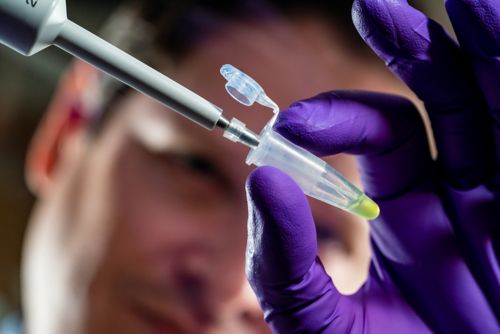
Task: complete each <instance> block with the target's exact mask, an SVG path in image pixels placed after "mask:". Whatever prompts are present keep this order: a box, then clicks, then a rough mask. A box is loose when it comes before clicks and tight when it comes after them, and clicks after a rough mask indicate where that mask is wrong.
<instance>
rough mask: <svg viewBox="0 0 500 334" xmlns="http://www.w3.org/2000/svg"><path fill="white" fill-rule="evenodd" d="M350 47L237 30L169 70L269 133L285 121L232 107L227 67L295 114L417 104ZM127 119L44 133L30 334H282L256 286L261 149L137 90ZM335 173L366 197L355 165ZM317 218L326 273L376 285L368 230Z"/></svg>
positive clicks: (334, 40) (295, 24)
mask: <svg viewBox="0 0 500 334" xmlns="http://www.w3.org/2000/svg"><path fill="white" fill-rule="evenodd" d="M340 41H341V38H340V37H339V36H337V35H335V34H334V33H333V32H331V31H330V30H329V29H328V28H326V27H325V26H324V25H322V24H321V23H319V22H318V21H317V20H311V19H296V20H279V19H276V18H274V19H273V20H263V21H259V22H258V24H257V23H256V22H245V23H242V22H229V23H228V24H227V28H226V29H224V30H222V31H219V32H218V33H217V34H216V35H213V36H210V37H209V38H206V39H204V40H203V41H202V42H201V43H199V45H198V46H197V47H196V48H195V49H194V50H193V51H192V52H191V53H190V54H189V56H188V57H186V58H185V59H184V60H183V61H182V62H181V63H180V64H178V65H176V66H171V65H168V62H167V61H166V62H165V64H166V65H165V66H164V67H163V68H161V69H162V71H163V72H164V73H165V74H167V75H168V76H169V77H171V78H173V79H174V80H176V81H178V82H179V83H181V84H183V85H185V86H186V87H188V88H190V89H191V90H193V91H195V92H197V93H198V94H199V95H201V96H203V97H205V98H206V99H208V100H209V101H211V102H213V103H215V104H216V105H218V106H219V107H221V108H222V109H224V115H225V116H226V117H227V118H228V119H230V118H231V117H233V116H236V117H237V118H238V119H240V120H242V121H243V122H245V123H246V124H247V126H248V127H249V128H251V129H253V130H254V131H255V132H259V131H260V129H261V128H262V127H263V125H264V124H265V123H266V122H267V120H269V119H270V117H271V112H270V110H267V109H265V108H262V107H259V106H253V107H251V108H246V107H243V106H241V105H239V104H237V102H236V101H234V100H232V99H231V98H230V97H229V96H228V95H227V94H226V92H225V90H224V80H223V78H222V77H220V75H219V74H218V70H219V68H220V66H221V65H222V64H225V63H230V64H233V65H235V66H236V67H239V68H241V69H242V70H244V71H246V72H247V73H248V74H249V75H251V76H252V77H253V78H255V79H256V80H257V81H258V82H259V83H260V84H261V86H262V87H264V89H265V90H266V92H267V94H268V96H270V97H271V98H272V99H274V100H275V101H276V102H277V103H278V105H279V106H280V107H281V108H285V107H286V106H288V105H289V104H291V103H292V102H293V101H295V100H297V99H301V98H305V97H310V96H313V95H315V94H317V93H320V92H323V91H327V90H332V89H339V88H341V89H354V88H355V89H372V90H381V89H383V90H385V91H388V92H395V93H403V94H407V91H405V90H404V89H403V88H402V87H401V85H400V84H399V82H398V81H397V80H395V79H394V78H393V77H392V76H391V75H389V74H388V73H387V72H386V71H385V70H384V69H383V66H381V64H378V63H375V64H374V63H372V62H366V61H362V60H360V59H358V58H356V57H355V56H353V55H352V53H351V52H349V51H348V50H346V49H345V47H343V46H342V43H341V42H340ZM292 51H293V52H292ZM77 68H85V71H86V72H85V73H87V74H88V73H91V75H94V74H95V73H93V74H92V72H93V70H89V69H88V67H86V66H85V65H81V64H80V65H78V66H77ZM74 72H75V73H73V74H71V76H74V77H78V75H81V72H83V71H82V70H78V69H77V70H75V71H74ZM74 81H75V82H77V83H78V82H79V81H78V79H75V80H74ZM83 81H85V80H83ZM90 82H92V80H90ZM88 85H91V83H88V82H86V83H82V84H81V86H83V89H82V90H86V89H87V88H88V87H87V86H88ZM77 86H78V85H77ZM61 90H62V91H63V92H64V91H66V90H67V87H65V86H64V85H63V87H62V88H61ZM76 95H79V94H76ZM77 97H78V98H81V97H80V96H77ZM65 106H66V104H64V103H60V101H59V102H56V103H55V104H54V105H53V107H52V108H51V111H49V113H54V114H56V113H57V114H59V115H65V114H67V112H62V111H61V109H65V108H66V107H65ZM114 108H115V109H116V110H114V111H113V113H112V116H111V119H109V120H108V122H107V123H106V125H105V127H104V128H103V129H102V130H101V132H100V133H99V135H97V136H94V137H89V136H88V134H87V131H86V123H85V122H84V121H80V122H81V124H80V123H78V122H77V123H78V124H77V126H73V127H71V128H70V130H69V131H64V132H61V133H57V135H55V134H54V133H56V132H57V131H55V129H54V127H47V126H43V125H42V127H41V129H40V131H39V133H38V135H37V136H36V137H35V140H34V142H33V148H32V151H31V156H32V157H33V156H34V157H35V158H31V159H29V161H31V162H30V163H28V171H27V173H28V179H29V180H30V183H31V184H32V187H33V188H35V189H36V190H37V194H38V197H39V200H38V203H37V205H36V207H35V209H34V211H33V215H32V219H31V222H30V226H29V229H28V233H27V237H26V243H25V252H24V261H23V295H24V305H25V314H26V324H27V329H28V332H29V333H68V330H69V331H70V332H72V333H201V334H203V333H210V334H212V333H214V334H215V333H268V332H270V331H269V329H268V328H267V327H266V325H265V322H264V321H263V317H262V313H261V311H260V309H259V307H258V303H257V301H256V298H255V297H254V296H253V294H252V292H251V290H250V288H249V286H248V283H247V282H246V280H245V276H244V254H245V242H246V219H247V206H246V197H245V192H244V184H245V179H246V177H247V175H248V174H249V172H250V171H251V170H252V169H253V167H250V166H247V165H246V164H245V163H244V161H245V157H246V154H247V153H248V148H245V147H243V146H241V145H239V144H234V143H232V142H229V141H228V140H226V139H224V138H223V137H222V132H221V131H220V130H218V129H216V130H214V131H207V130H205V129H202V128H200V127H198V126H197V125H195V124H193V123H191V122H189V121H187V120H185V119H184V118H182V117H180V116H179V115H177V114H175V113H173V112H172V111H170V110H168V108H166V107H164V106H162V105H160V104H159V103H157V102H155V101H153V100H151V99H150V98H148V97H146V96H143V95H140V94H138V93H135V92H132V91H130V92H129V93H128V94H126V95H125V96H124V97H123V98H122V99H121V100H120V101H119V102H118V103H117V105H116V106H115V107H114ZM54 110H56V111H54ZM49 118H50V115H49ZM63 118H64V117H63ZM57 136H59V137H61V138H60V139H58V140H57V141H54V142H55V143H56V144H57V145H55V144H54V145H53V146H57V149H56V150H55V151H56V152H57V153H56V154H55V155H56V157H55V158H54V159H53V160H54V161H55V162H54V163H53V164H51V165H50V166H51V168H45V169H43V168H41V167H40V164H37V161H38V160H37V159H36V157H37V156H39V155H40V154H38V155H37V152H38V151H40V147H43V144H44V143H46V142H47V141H48V139H47V138H54V137H57ZM45 146H47V145H45ZM328 161H329V162H330V163H331V164H332V165H334V166H335V167H336V168H338V169H339V170H340V171H341V172H342V173H343V174H344V175H346V176H347V177H348V178H349V179H350V180H353V181H354V183H357V184H359V180H358V179H357V174H356V167H355V161H354V159H353V158H352V157H349V156H345V155H339V156H337V157H333V158H329V159H328ZM311 206H312V209H313V214H314V216H315V218H316V221H317V226H318V230H319V239H318V240H319V246H320V255H321V257H322V259H323V261H324V263H325V266H326V268H327V270H328V271H329V273H330V274H331V275H332V277H333V280H334V282H335V283H336V285H337V286H338V287H339V289H340V290H341V291H343V292H345V293H352V292H353V291H355V290H356V289H357V288H358V287H359V286H360V285H361V284H362V282H363V280H364V279H365V278H366V275H367V270H368V264H369V256H370V255H369V243H368V227H367V224H366V223H365V222H363V221H361V220H359V219H357V218H355V217H353V216H351V215H349V214H347V213H345V212H342V211H340V210H338V209H335V208H332V207H329V206H327V205H325V204H321V203H318V202H317V201H314V200H312V201H311Z"/></svg>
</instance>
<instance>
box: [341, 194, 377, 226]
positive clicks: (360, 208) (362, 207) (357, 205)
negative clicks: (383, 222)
mask: <svg viewBox="0 0 500 334" xmlns="http://www.w3.org/2000/svg"><path fill="white" fill-rule="evenodd" d="M347 210H348V211H350V212H352V213H354V214H356V215H358V216H360V217H363V218H366V219H368V220H372V219H375V218H377V217H378V215H379V214H380V208H379V206H378V205H377V203H375V202H374V201H373V200H372V199H370V198H369V197H368V196H366V195H365V194H363V195H361V196H360V197H359V198H358V200H357V201H356V202H354V203H353V204H351V205H350V206H349V207H348V208H347Z"/></svg>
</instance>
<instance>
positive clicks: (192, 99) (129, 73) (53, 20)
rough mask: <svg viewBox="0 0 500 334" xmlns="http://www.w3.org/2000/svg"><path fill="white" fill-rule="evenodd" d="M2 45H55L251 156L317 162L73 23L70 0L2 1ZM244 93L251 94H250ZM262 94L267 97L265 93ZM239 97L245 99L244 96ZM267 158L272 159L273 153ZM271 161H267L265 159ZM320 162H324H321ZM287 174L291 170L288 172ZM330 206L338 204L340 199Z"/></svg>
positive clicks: (30, 48) (28, 51)
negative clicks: (221, 132) (221, 135)
mask: <svg viewBox="0 0 500 334" xmlns="http://www.w3.org/2000/svg"><path fill="white" fill-rule="evenodd" d="M0 42H1V43H2V44H5V45H6V46H8V47H10V48H12V49H14V50H16V51H17V52H19V53H21V54H23V55H25V56H30V55H33V54H35V53H37V52H39V51H41V50H43V49H45V48H46V47H48V46H50V45H55V46H57V47H59V48H61V49H63V50H65V51H66V52H68V53H70V54H72V55H73V56H75V57H78V58H80V59H82V60H84V61H86V62H88V63H90V64H92V65H94V66H96V67H97V68H99V69H101V70H102V71H104V72H106V73H108V74H110V75H111V76H113V77H115V78H117V79H118V80H120V81H122V82H123V83H125V84H127V85H129V86H131V87H133V88H135V89H136V90H138V91H140V92H142V93H144V94H146V95H148V96H150V97H152V98H154V99H155V100H157V101H159V102H160V103H162V104H164V105H166V106H168V107H170V108H171V109H173V110H175V111H177V112H178V113H180V114H181V115H183V116H185V117H187V118H188V119H190V120H192V121H193V122H196V123H198V124H199V125H201V126H203V127H205V128H206V129H209V130H213V129H214V128H215V127H219V128H222V129H224V130H225V131H224V134H225V136H226V137H227V138H230V139H232V140H233V141H237V142H239V143H242V144H244V145H246V146H248V147H250V148H252V149H256V151H251V153H252V152H262V149H259V147H260V148H263V147H269V149H270V150H272V152H273V154H274V153H277V152H279V150H280V146H279V145H280V143H284V144H282V146H281V149H282V150H284V152H281V153H283V154H284V155H283V157H284V158H285V160H281V162H279V161H277V162H275V163H276V164H280V163H283V164H284V166H290V164H288V163H287V160H288V159H292V158H293V159H305V160H304V161H309V162H310V161H313V160H314V159H313V157H314V158H316V157H315V156H314V155H311V154H310V153H309V152H307V151H305V150H303V149H301V148H299V147H297V146H295V145H294V144H292V143H290V142H287V141H286V139H284V138H282V137H280V136H279V135H278V137H276V136H274V135H272V134H273V133H274V131H271V132H269V133H271V135H267V133H268V132H265V131H263V133H262V134H261V139H264V143H267V144H262V143H261V142H260V139H259V136H258V135H256V134H255V133H254V132H252V131H251V130H249V129H247V128H246V127H245V125H244V124H243V123H242V122H240V121H239V120H237V119H233V120H232V121H231V122H229V121H228V120H227V119H226V118H225V117H224V116H222V109H221V108H219V107H217V106H216V105H214V104H212V103H211V102H209V101H207V100H206V99H204V98H202V97H201V96H199V95H197V94H196V93H194V92H192V91H191V90H189V89H187V88H186V87H184V86H182V85H180V84H178V83H177V82H175V81H173V80H172V79H170V78H168V77H167V76H165V75H163V74H162V73H160V72H158V71H156V70H154V69H153V68H151V67H149V66H147V65H146V64H144V63H142V62H141V61H139V60H137V59H136V58H134V57H132V56H131V55H129V54H127V53H125V52H123V51H122V50H120V49H118V48H117V47H115V46H113V45H112V44H110V43H108V42H106V41H104V40H103V39H101V38H99V37H97V36H96V35H94V34H92V33H91V32H89V31H87V30H85V29H84V28H82V27H80V26H79V25H77V24H75V23H74V22H72V21H70V20H68V18H67V15H66V2H65V0H1V1H0ZM252 81H253V80H252ZM254 83H255V82H254ZM255 84H256V83H255ZM257 86H258V84H257ZM259 87H260V86H259ZM238 91H240V90H239V89H235V90H234V91H233V93H232V94H236V93H237V92H238ZM244 94H246V92H245V93H244ZM244 94H243V95H244ZM233 96H234V95H233ZM244 96H247V95H244ZM248 96H250V95H248ZM259 96H260V95H259ZM262 96H263V98H264V97H265V94H264V95H262ZM240 98H241V99H242V100H243V96H241V97H240ZM257 102H259V103H263V104H265V105H266V103H269V101H267V102H266V101H265V100H258V96H257ZM271 102H272V101H271ZM267 105H268V104H267ZM268 106H269V105H268ZM271 107H272V108H273V109H275V111H277V110H278V109H277V106H276V105H274V106H271ZM266 128H269V127H266ZM276 135H277V134H276ZM282 140H285V142H281V141H282ZM308 155H310V156H308ZM254 156H255V154H254ZM267 156H269V154H268V155H267ZM316 159H319V158H316ZM257 160H258V159H257ZM257 160H255V162H254V163H255V164H257V165H259V162H258V161H257ZM261 160H262V159H261ZM267 160H269V159H267ZM267 160H266V159H264V160H263V161H267ZM319 160H320V161H322V160H321V159H319ZM259 161H260V160H259ZM314 166H315V167H317V168H316V169H315V170H316V171H317V172H321V173H324V172H325V171H326V174H325V175H326V176H327V177H329V176H331V175H336V173H337V172H336V171H334V170H333V171H334V173H333V174H332V172H331V171H330V170H329V169H328V167H329V166H328V165H326V167H325V166H324V167H321V168H319V165H318V164H316V165H314ZM310 167H313V166H310ZM330 168H331V167H330ZM285 171H287V170H286V168H285ZM289 172H292V171H289ZM309 177H312V174H311V175H309ZM323 179H324V178H323ZM311 180H312V179H311ZM335 180H336V181H337V180H341V176H340V174H339V177H337V176H336V177H335ZM299 185H300V182H299ZM344 185H348V187H347V188H346V189H351V190H353V191H354V194H349V196H348V197H349V198H351V197H353V196H357V195H359V194H361V195H362V193H361V192H360V191H359V190H357V189H356V188H355V187H353V186H352V185H350V183H348V182H347V181H345V182H342V183H341V185H340V186H344ZM322 186H324V187H330V186H333V187H334V188H332V189H330V188H328V189H326V188H325V189H321V187H322ZM339 189H340V188H339ZM303 190H304V191H305V192H306V193H307V194H309V195H311V196H313V197H316V198H319V199H321V198H322V195H321V193H322V192H324V193H325V194H327V193H329V192H331V191H334V190H335V185H334V184H332V183H325V184H321V185H320V186H319V187H316V188H315V190H314V191H310V190H307V189H303ZM356 191H357V192H356ZM358 192H359V194H358ZM361 195H360V196H361ZM360 196H358V198H361V199H363V198H362V197H360ZM363 196H364V195H363ZM365 197H366V196H365ZM366 198H367V197H366ZM325 201H326V200H325ZM370 201H371V200H370ZM326 202H328V203H330V204H334V205H335V203H334V202H335V201H333V202H332V201H326ZM370 203H373V202H370ZM370 203H369V202H367V201H361V202H360V203H358V204H357V205H358V206H359V207H360V208H363V207H367V208H372V209H373V208H374V207H375V208H377V209H378V207H377V206H376V204H375V203H373V205H374V207H373V205H371V206H370V205H368V204H370ZM367 205H368V206H367ZM336 206H339V207H341V208H344V209H347V210H349V211H351V212H354V213H357V214H358V215H362V216H363V215H364V216H365V217H366V218H369V219H370V218H372V216H374V215H373V212H374V211H373V210H371V211H370V212H371V215H367V214H365V213H363V210H361V211H359V210H358V212H356V211H355V210H350V209H349V208H348V207H344V206H345V205H344V206H342V205H336ZM364 211H366V210H364ZM377 214H378V211H377Z"/></svg>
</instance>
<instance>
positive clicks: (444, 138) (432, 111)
mask: <svg viewBox="0 0 500 334" xmlns="http://www.w3.org/2000/svg"><path fill="white" fill-rule="evenodd" d="M476 3H477V2H476ZM353 12H354V16H355V18H356V25H357V27H358V30H359V31H360V33H361V35H362V36H363V38H364V39H365V41H366V42H367V43H368V44H369V45H370V46H371V47H372V49H373V50H374V51H375V52H376V53H377V54H378V55H379V56H380V57H381V58H382V59H384V60H385V61H386V62H387V64H388V66H389V67H390V68H391V70H392V71H393V72H395V73H396V74H397V75H398V76H399V77H400V78H402V79H403V80H404V81H405V82H406V83H407V84H408V86H409V87H410V88H412V89H413V90H414V91H415V93H417V95H418V96H419V97H420V98H421V99H422V100H423V101H424V102H425V104H426V107H427V110H428V112H429V116H430V119H431V122H432V126H433V130H434V135H435V138H436V144H437V147H438V151H439V162H440V164H441V165H442V168H443V171H444V173H445V175H446V176H447V179H448V183H449V184H450V185H451V187H447V188H449V193H450V196H449V198H448V201H447V207H448V213H449V214H451V215H452V216H451V217H452V218H453V224H454V227H455V231H456V232H457V234H458V236H459V240H460V244H459V246H460V248H461V249H462V251H463V254H465V257H466V259H467V263H468V265H469V267H470V268H471V270H472V271H473V273H474V276H475V277H476V279H477V280H478V282H480V285H481V288H482V289H483V291H484V292H485V295H486V296H488V297H489V300H490V302H491V304H492V305H493V308H494V309H495V310H496V314H497V316H499V317H500V310H499V308H498V305H499V304H500V301H499V298H498V297H499V294H500V292H499V284H500V283H499V277H498V276H499V274H498V271H499V269H498V262H497V259H495V256H492V254H493V253H494V252H493V247H494V246H493V245H492V243H493V242H494V240H495V234H494V232H492V229H491V226H492V224H493V223H494V222H497V221H499V219H500V218H499V216H498V214H496V213H495V212H494V211H495V210H492V209H491V207H492V206H493V205H494V202H493V200H492V199H490V200H486V198H487V197H488V196H483V194H482V190H481V189H480V188H481V187H482V185H481V184H482V183H483V182H485V181H486V182H490V181H491V179H492V178H491V171H492V170H493V168H494V151H493V145H494V140H493V138H492V137H491V121H490V120H489V115H488V113H487V107H486V105H485V104H484V99H483V97H482V95H481V94H480V91H479V88H478V86H477V83H476V81H475V80H474V76H473V73H472V68H471V67H470V65H469V63H468V61H467V59H466V58H465V55H464V53H463V51H462V50H461V49H460V48H459V47H458V45H457V44H456V43H455V42H454V41H453V40H452V39H451V38H450V37H449V36H448V35H447V34H446V32H445V31H444V30H443V29H442V27H441V26H439V25H438V24H437V23H436V22H433V21H432V20H430V19H428V18H427V17H426V16H425V15H423V14H422V13H420V12H419V11H417V10H415V9H414V8H412V7H411V6H409V5H408V4H407V3H406V1H383V0H357V1H356V2H355V6H354V11H353ZM483 104H484V105H483ZM453 188H455V189H453ZM457 193H460V194H459V195H457ZM455 195H456V196H455ZM459 198H460V199H461V200H458V199H459Z"/></svg>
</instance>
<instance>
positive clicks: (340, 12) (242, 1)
mask: <svg viewBox="0 0 500 334" xmlns="http://www.w3.org/2000/svg"><path fill="white" fill-rule="evenodd" d="M351 6H352V0H329V1H327V0H308V1H301V0H147V1H144V0H129V1H128V2H126V3H125V4H124V5H123V6H122V7H121V8H119V9H118V10H117V11H116V13H115V14H114V15H112V16H111V18H110V19H109V21H108V23H107V24H106V26H105V28H104V31H103V35H104V37H105V39H107V40H109V41H110V42H111V43H113V44H115V45H117V46H118V47H120V48H121V49H123V50H125V51H127V52H130V53H132V54H133V55H135V56H136V57H138V58H139V59H141V60H142V61H144V62H146V63H148V64H149V65H151V66H153V67H155V66H157V65H158V62H160V61H161V58H165V56H167V57H168V59H169V61H171V62H173V63H176V62H179V61H181V59H182V58H183V56H185V55H186V54H187V53H189V52H190V51H191V50H192V48H193V47H195V46H196V45H197V42H198V41H200V40H201V39H203V38H205V37H206V36H207V35H210V34H214V33H216V32H217V30H219V29H224V27H225V24H226V23H227V21H230V20H236V21H240V20H256V19H259V18H264V17H273V16H277V17H279V16H285V17H295V16H296V17H303V16H311V17H314V18H317V19H318V20H323V22H325V23H327V24H329V25H331V26H332V28H334V27H335V28H337V30H340V31H342V36H343V37H344V38H343V41H344V42H345V43H349V44H350V46H351V49H355V50H360V51H358V52H360V53H363V52H365V51H366V50H367V48H366V47H364V43H363V42H362V40H361V38H360V37H359V35H358V34H357V32H356V31H355V28H354V26H353V24H352V22H351ZM101 84H102V87H100V90H101V92H103V93H102V94H101V95H102V96H103V97H104V100H103V101H102V102H101V108H102V110H100V111H99V112H97V113H96V121H95V122H94V126H93V127H92V129H93V130H94V131H98V130H99V129H100V128H101V127H102V124H103V123H105V122H104V119H107V118H108V117H109V114H110V113H109V112H108V111H109V110H110V109H112V107H113V106H114V104H115V103H116V101H118V100H119V99H120V98H121V96H123V94H125V93H126V92H127V91H128V88H127V87H126V86H125V85H124V84H122V83H120V82H118V81H117V80H114V79H109V78H106V77H104V76H103V80H102V83H101ZM94 131H93V132H94Z"/></svg>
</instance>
